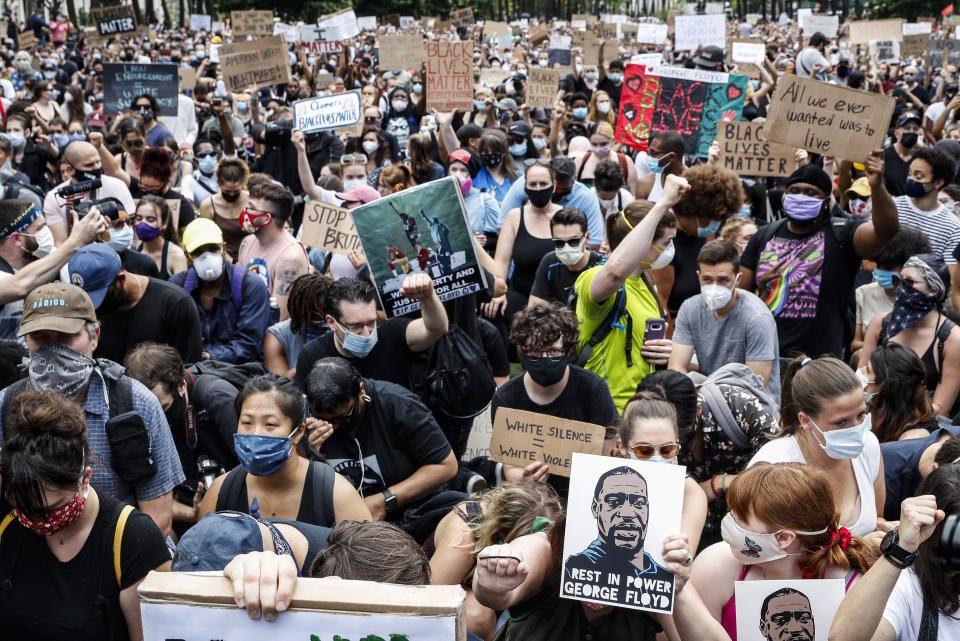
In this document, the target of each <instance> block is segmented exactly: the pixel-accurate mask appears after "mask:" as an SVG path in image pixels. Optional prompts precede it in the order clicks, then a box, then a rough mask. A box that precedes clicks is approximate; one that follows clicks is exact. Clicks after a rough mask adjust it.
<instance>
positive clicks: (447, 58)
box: [426, 40, 473, 112]
mask: <svg viewBox="0 0 960 641" xmlns="http://www.w3.org/2000/svg"><path fill="white" fill-rule="evenodd" d="M426 49H427V109H436V110H437V111H441V112H445V111H453V110H454V109H462V110H465V111H469V110H472V109H473V76H472V70H473V43H472V42H463V41H457V42H447V41H446V40H440V41H430V42H427V43H426Z"/></svg>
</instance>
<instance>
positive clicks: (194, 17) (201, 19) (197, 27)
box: [190, 13, 213, 31]
mask: <svg viewBox="0 0 960 641" xmlns="http://www.w3.org/2000/svg"><path fill="white" fill-rule="evenodd" d="M212 25H213V18H211V17H210V16H208V15H207V14H205V13H191V14H190V31H210V27H211V26H212Z"/></svg>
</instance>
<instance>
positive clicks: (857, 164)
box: [853, 162, 867, 171]
mask: <svg viewBox="0 0 960 641" xmlns="http://www.w3.org/2000/svg"><path fill="white" fill-rule="evenodd" d="M853 168H854V169H856V170H857V171H866V170H867V166H866V165H864V164H863V163H862V162H855V163H853Z"/></svg>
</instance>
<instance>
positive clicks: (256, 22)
mask: <svg viewBox="0 0 960 641" xmlns="http://www.w3.org/2000/svg"><path fill="white" fill-rule="evenodd" d="M230 24H231V25H232V26H233V35H234V37H236V36H255V37H263V36H272V35H273V12H272V11H268V10H252V11H231V12H230Z"/></svg>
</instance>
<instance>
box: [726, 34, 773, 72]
mask: <svg viewBox="0 0 960 641" xmlns="http://www.w3.org/2000/svg"><path fill="white" fill-rule="evenodd" d="M766 55H767V46H766V45H765V44H763V42H762V41H760V40H734V41H733V42H731V43H730V61H731V62H736V63H741V64H750V65H756V66H758V67H759V66H761V65H763V59H764V57H765V56H766Z"/></svg>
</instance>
